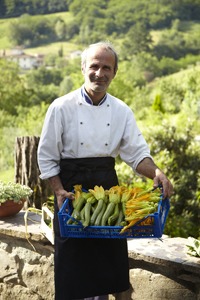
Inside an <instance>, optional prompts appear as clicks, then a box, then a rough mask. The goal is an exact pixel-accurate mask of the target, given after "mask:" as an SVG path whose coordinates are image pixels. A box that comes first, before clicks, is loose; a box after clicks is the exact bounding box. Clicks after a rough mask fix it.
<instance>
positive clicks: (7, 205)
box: [0, 181, 33, 217]
mask: <svg viewBox="0 0 200 300" xmlns="http://www.w3.org/2000/svg"><path fill="white" fill-rule="evenodd" d="M32 193H33V191H32V189H31V188H30V187H28V186H26V185H22V184H19V183H14V182H8V183H5V182H3V181H0V217H9V216H13V215H15V214H17V213H18V212H19V211H20V210H21V209H22V207H23V205H24V202H25V201H26V200H27V198H28V197H29V196H31V194H32Z"/></svg>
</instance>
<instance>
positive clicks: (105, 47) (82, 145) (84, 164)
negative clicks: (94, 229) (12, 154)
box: [38, 42, 173, 300]
mask: <svg viewBox="0 0 200 300" xmlns="http://www.w3.org/2000/svg"><path fill="white" fill-rule="evenodd" d="M81 68H82V73H83V76H84V84H83V86H81V87H80V88H79V89H77V90H75V91H72V92H70V93H68V94H66V95H64V96H62V97H60V98H58V99H56V100H54V101H53V103H52V104H51V105H50V106H49V109H48V111H47V114H46V117H45V121H44V125H43V129H42V133H41V137H40V143H39V147H38V164H39V168H40V171H41V175H40V177H41V178H42V179H48V180H49V182H50V185H51V187H52V190H53V192H54V195H55V209H54V210H55V216H54V230H55V300H72V299H95V300H97V299H98V300H108V295H109V294H116V295H120V293H122V292H123V291H126V290H128V289H129V265H128V252H127V241H126V239H96V238H95V239H89V238H88V239H84V238H61V237H60V231H59V224H58V218H57V213H58V211H59V209H60V208H61V206H62V204H63V201H64V200H65V199H66V198H70V199H72V200H73V193H72V192H71V191H72V190H73V187H74V185H76V184H80V185H82V187H83V188H84V189H89V188H91V189H93V188H94V186H95V185H98V186H101V185H102V186H103V187H104V189H109V188H110V187H112V186H114V185H117V184H118V178H117V174H116V171H115V158H116V157H117V156H120V158H121V159H122V160H123V161H124V162H125V163H127V165H129V166H130V167H131V168H132V169H133V171H135V172H137V173H139V174H141V175H143V176H146V177H148V178H151V179H152V180H153V183H152V185H153V186H154V187H156V186H158V185H159V184H162V186H163V190H164V196H165V197H167V196H168V197H169V196H170V195H171V194H172V190H173V187H172V184H171V182H170V181H169V179H168V178H167V177H166V175H165V174H164V173H163V172H162V171H161V170H160V169H159V168H158V167H157V166H156V164H155V163H154V161H153V158H152V157H151V154H150V150H149V147H148V145H147V143H146V141H145V139H144V137H143V135H142V133H141V132H140V130H139V128H138V126H137V124H136V121H135V118H134V114H133V112H132V110H131V109H130V108H129V107H128V106H127V105H126V104H125V103H124V102H123V101H122V100H120V99H118V98H116V97H114V96H112V95H111V94H109V93H108V92H107V89H108V87H109V85H110V83H111V81H112V80H113V79H114V77H115V75H116V73H117V69H118V55H117V53H116V51H115V49H114V48H113V46H112V44H110V43H109V42H99V43H96V44H92V45H90V46H89V47H88V48H87V49H85V50H84V51H83V53H82V57H81Z"/></svg>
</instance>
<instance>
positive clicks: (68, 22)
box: [0, 0, 200, 238]
mask: <svg viewBox="0 0 200 300" xmlns="http://www.w3.org/2000/svg"><path fill="white" fill-rule="evenodd" d="M58 2H59V1H58ZM58 2H57V1H56V0H52V1H43V2H41V1H40V3H39V2H38V6H36V5H35V6H33V3H34V1H33V0H32V1H31V0H30V1H27V0H26V1H23V0H21V1H18V6H17V9H16V3H17V1H14V0H13V1H9V0H4V1H2V2H1V4H0V6H1V7H0V8H1V9H0V11H1V18H2V19H0V50H1V52H2V53H3V52H5V53H7V52H8V51H9V48H11V47H12V46H15V45H19V44H20V45H23V46H25V52H26V53H31V54H34V53H42V54H45V64H44V66H42V67H41V68H38V69H35V70H30V71H26V72H22V70H19V68H18V66H17V65H16V64H14V63H12V62H9V61H8V60H5V59H3V58H2V59H0V124H1V126H0V170H1V172H0V179H2V180H13V176H14V146H15V138H16V137H17V136H25V135H35V136H39V135H40V132H41V128H42V124H43V120H44V116H45V113H46V110H47V108H48V106H49V104H50V103H51V102H52V101H53V100H54V99H55V98H56V97H59V96H61V95H63V94H65V93H68V92H70V91H71V90H74V89H76V88H78V87H79V86H80V85H81V84H82V83H83V78H82V74H81V72H80V58H72V57H71V52H72V51H74V50H83V49H84V48H85V47H86V45H87V44H88V43H93V42H97V41H99V40H110V41H111V42H113V44H114V46H115V48H116V50H117V51H118V53H119V58H120V61H119V71H118V74H117V76H116V78H115V79H114V81H113V82H112V84H111V86H110V88H109V92H110V93H112V94H113V95H115V96H116V97H118V98H120V99H122V100H123V101H124V102H126V103H127V104H128V105H129V106H130V107H131V109H132V110H133V111H134V114H135V117H136V119H137V122H138V125H139V127H140V128H141V130H142V132H143V135H144V136H145V138H146V140H147V142H148V144H149V146H150V148H151V152H152V156H153V157H154V159H155V161H156V163H157V165H158V166H159V167H160V168H162V169H163V170H164V172H165V173H166V174H167V175H168V177H169V178H170V179H171V181H172V183H173V184H174V195H173V196H172V197H171V209H170V214H169V217H168V221H167V224H166V228H165V233H166V234H168V235H171V236H181V237H188V236H193V237H195V238H198V237H200V232H199V221H200V168H199V167H200V141H199V136H200V65H199V62H200V50H199V49H200V23H199V18H200V13H199V12H200V2H199V1H198V0H196V1H192V0H182V1H181V0H180V1H166V0H161V1H153V0H150V1H148V2H147V1H143V0H140V1H133V0H127V1H125V2H122V1H118V0H107V1H106V0H104V1H102V0H101V1H95V2H94V1H92V0H85V1H82V0H74V1H73V0H68V1H60V2H59V5H60V6H62V7H60V8H58V6H57V8H56V5H57V4H58ZM42 3H43V8H42V10H41V7H40V6H41V5H42ZM48 3H49V6H48ZM50 9H51V12H57V13H52V14H50V15H47V14H45V13H49V10H50ZM58 11H59V12H58ZM61 11H62V13H61ZM33 15H34V16H33ZM6 17H9V18H8V19H6ZM116 169H117V173H118V176H119V179H120V184H123V185H141V184H145V185H152V181H150V180H147V179H145V178H142V177H140V176H138V174H134V173H133V172H132V170H131V169H130V168H129V167H128V166H127V165H125V164H124V163H123V162H121V161H120V158H118V159H117V165H116Z"/></svg>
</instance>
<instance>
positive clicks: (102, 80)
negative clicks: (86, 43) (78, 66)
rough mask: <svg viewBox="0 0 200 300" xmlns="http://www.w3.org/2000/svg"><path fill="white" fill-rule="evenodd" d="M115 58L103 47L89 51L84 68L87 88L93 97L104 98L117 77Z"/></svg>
mask: <svg viewBox="0 0 200 300" xmlns="http://www.w3.org/2000/svg"><path fill="white" fill-rule="evenodd" d="M114 67H115V56H114V54H113V53H112V52H111V51H108V50H106V49H104V48H102V47H94V48H91V49H90V50H89V53H88V55H87V60H86V64H85V65H84V66H82V72H83V75H84V78H85V88H86V90H87V92H88V94H89V95H90V96H91V97H92V96H93V95H96V93H98V94H99V96H103V95H105V93H106V90H107V88H108V86H109V84H110V83H111V81H112V79H113V78H114V77H115V71H114Z"/></svg>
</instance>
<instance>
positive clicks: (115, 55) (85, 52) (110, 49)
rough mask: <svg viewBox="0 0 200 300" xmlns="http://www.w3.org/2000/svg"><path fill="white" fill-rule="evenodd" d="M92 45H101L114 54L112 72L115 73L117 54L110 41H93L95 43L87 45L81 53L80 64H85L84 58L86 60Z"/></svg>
mask: <svg viewBox="0 0 200 300" xmlns="http://www.w3.org/2000/svg"><path fill="white" fill-rule="evenodd" d="M93 47H102V48H104V49H106V50H108V51H111V52H112V53H113V54H114V57H115V66H114V72H115V74H116V73H117V70H118V54H117V52H116V50H115V49H114V47H113V45H112V43H110V42H107V41H105V42H98V43H95V44H91V45H89V46H88V47H87V48H86V49H85V50H84V51H83V52H82V54H81V65H82V66H85V64H86V60H87V55H88V52H89V50H90V49H91V48H93Z"/></svg>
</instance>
